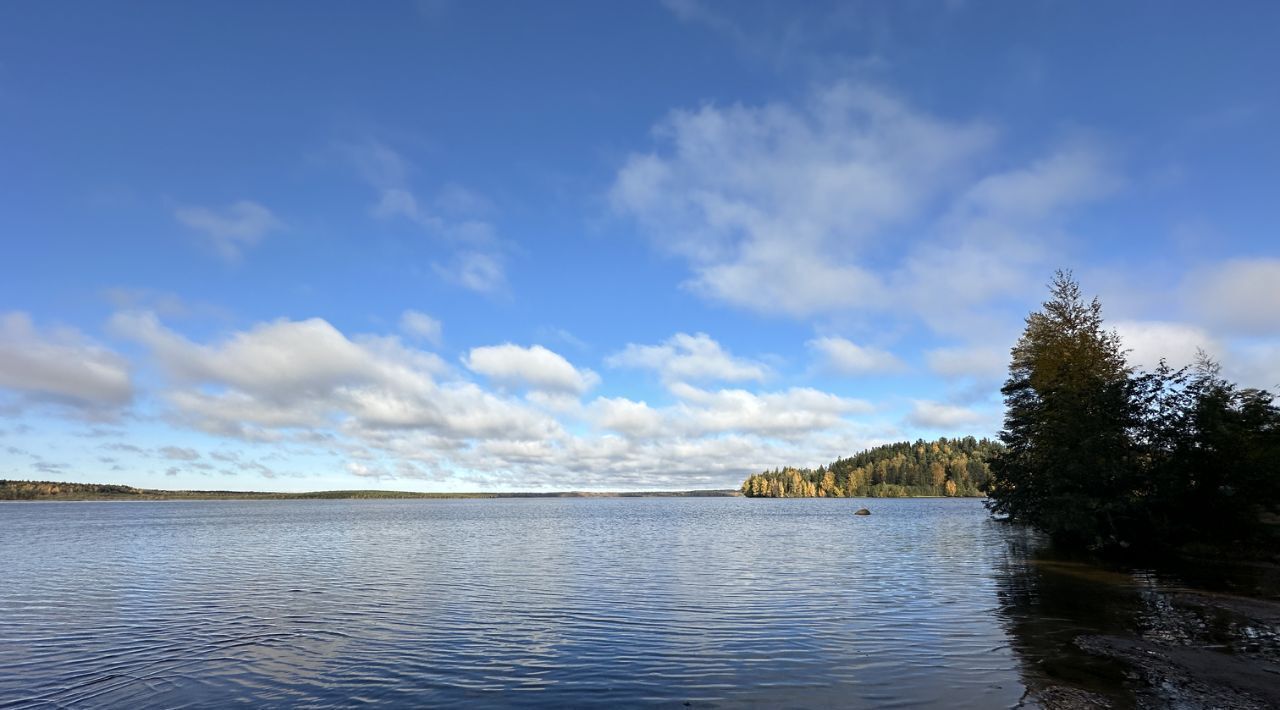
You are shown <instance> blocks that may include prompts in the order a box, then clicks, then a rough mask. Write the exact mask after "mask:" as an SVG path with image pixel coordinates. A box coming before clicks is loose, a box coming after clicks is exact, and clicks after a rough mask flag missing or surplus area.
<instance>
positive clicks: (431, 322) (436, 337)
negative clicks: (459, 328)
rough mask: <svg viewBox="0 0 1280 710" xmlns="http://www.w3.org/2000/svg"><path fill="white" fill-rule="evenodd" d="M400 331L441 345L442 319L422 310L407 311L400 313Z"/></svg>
mask: <svg viewBox="0 0 1280 710" xmlns="http://www.w3.org/2000/svg"><path fill="white" fill-rule="evenodd" d="M400 332H402V333H404V334H405V335H408V336H410V337H412V338H420V339H422V340H425V341H427V342H428V343H431V344H432V345H439V344H440V338H441V336H442V335H443V328H442V327H441V325H440V321H439V320H438V319H436V318H432V317H431V316H429V315H427V314H426V313H422V312H421V311H412V310H409V311H405V312H404V313H402V314H401V315H400Z"/></svg>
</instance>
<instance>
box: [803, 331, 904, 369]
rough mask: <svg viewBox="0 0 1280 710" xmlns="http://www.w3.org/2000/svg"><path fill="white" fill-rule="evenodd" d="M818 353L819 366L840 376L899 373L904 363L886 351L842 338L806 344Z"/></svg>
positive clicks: (818, 340)
mask: <svg viewBox="0 0 1280 710" xmlns="http://www.w3.org/2000/svg"><path fill="white" fill-rule="evenodd" d="M808 346H809V349H810V350H813V351H815V352H816V353H818V355H819V357H820V359H821V366H822V367H824V368H826V369H828V370H831V371H833V372H838V373H840V374H842V375H868V374H877V373H880V374H883V373H890V372H901V371H903V370H905V369H907V366H906V364H905V363H904V362H902V361H901V360H899V359H898V358H897V356H895V355H894V354H893V353H891V352H889V351H887V350H881V349H879V348H873V347H869V346H865V345H858V344H857V343H854V342H851V341H849V340H846V339H844V338H835V337H826V338H815V339H813V340H810V341H809V342H808Z"/></svg>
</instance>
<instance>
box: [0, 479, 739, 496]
mask: <svg viewBox="0 0 1280 710" xmlns="http://www.w3.org/2000/svg"><path fill="white" fill-rule="evenodd" d="M736 495H740V494H739V493H738V491H735V490H702V491H640V492H624V493H597V492H591V491H567V492H557V493H413V492H409V491H315V492H311V493H272V492H256V491H165V490H156V489H151V488H134V487H132V486H119V485H113V484H102V483H62V482H56V481H6V480H0V500H299V499H340V498H431V499H439V498H673V497H721V496H736Z"/></svg>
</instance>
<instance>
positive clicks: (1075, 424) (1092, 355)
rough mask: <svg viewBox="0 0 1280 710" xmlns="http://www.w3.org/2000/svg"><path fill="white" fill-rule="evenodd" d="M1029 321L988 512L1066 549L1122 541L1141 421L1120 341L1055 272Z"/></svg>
mask: <svg viewBox="0 0 1280 710" xmlns="http://www.w3.org/2000/svg"><path fill="white" fill-rule="evenodd" d="M1050 292H1051V298H1050V299H1049V300H1048V301H1046V302H1045V303H1044V305H1043V307H1042V309H1041V310H1040V311H1038V312H1035V313H1032V314H1031V315H1030V316H1028V317H1027V319H1026V329H1025V330H1024V332H1023V334H1022V337H1021V338H1020V339H1019V340H1018V342H1017V344H1016V345H1015V346H1014V348H1013V350H1012V359H1011V362H1010V365H1009V379H1008V380H1007V381H1006V382H1005V384H1004V386H1003V387H1002V388H1001V393H1002V394H1003V395H1004V398H1005V405H1006V413H1005V421H1004V428H1003V430H1002V431H1001V432H1000V440H1001V441H1002V442H1003V443H1004V445H1005V450H1004V451H1003V452H1001V453H1000V454H998V455H997V456H996V457H995V458H994V460H993V461H992V462H991V472H992V476H993V481H992V485H991V490H990V491H989V496H990V501H989V505H990V506H991V508H992V510H993V511H994V512H996V513H997V514H1003V515H1006V516H1008V517H1009V518H1011V519H1013V520H1017V521H1021V522H1025V523H1028V524H1031V525H1033V526H1035V527H1037V528H1039V529H1041V530H1043V531H1045V532H1047V533H1049V534H1050V535H1051V536H1052V537H1053V538H1054V539H1055V540H1057V541H1058V542H1061V543H1066V544H1069V545H1076V546H1079V545H1084V546H1110V545H1114V544H1117V543H1121V544H1122V543H1123V542H1124V538H1125V536H1126V534H1127V533H1128V532H1129V531H1130V530H1132V527H1133V525H1134V522H1135V521H1133V520H1132V515H1131V513H1132V510H1133V506H1134V496H1135V490H1134V480H1133V478H1134V471H1135V469H1134V456H1133V451H1132V445H1131V443H1130V441H1131V440H1130V436H1129V432H1130V430H1131V429H1132V428H1134V426H1135V425H1136V424H1137V422H1138V414H1139V412H1138V409H1137V405H1136V400H1135V397H1134V396H1133V391H1132V387H1131V385H1130V374H1131V373H1130V369H1129V367H1128V365H1127V364H1126V362H1125V357H1124V350H1123V349H1122V347H1121V344H1120V338H1119V336H1118V335H1117V334H1116V333H1115V332H1113V331H1107V330H1105V329H1104V328H1103V323H1102V306H1101V304H1100V303H1099V302H1098V300H1097V299H1093V300H1092V301H1087V302H1086V301H1085V300H1084V299H1083V298H1082V296H1081V294H1080V285H1079V284H1078V283H1077V282H1076V281H1075V280H1074V279H1073V278H1072V276H1071V273H1070V272H1064V271H1059V272H1057V274H1056V275H1055V276H1054V279H1053V282H1052V284H1051V285H1050Z"/></svg>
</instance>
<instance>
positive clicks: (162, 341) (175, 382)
mask: <svg viewBox="0 0 1280 710" xmlns="http://www.w3.org/2000/svg"><path fill="white" fill-rule="evenodd" d="M111 327H112V329H113V331H114V332H115V333H116V334H118V335H119V336H120V337H124V338H128V339H131V340H133V341H135V342H137V343H139V344H141V345H142V346H143V347H144V348H145V349H146V351H147V352H148V353H149V354H150V356H151V360H152V361H153V362H154V363H155V364H156V366H157V367H158V369H159V373H160V374H161V375H162V377H161V378H160V379H161V381H160V383H159V386H160V387H161V389H160V390H159V392H160V397H161V399H160V400H159V403H160V404H163V405H165V406H166V407H167V409H166V410H165V416H167V417H168V421H169V422H170V423H171V424H173V425H175V426H177V427H191V428H195V429H197V430H200V431H203V432H206V433H211V434H214V435H217V436H223V437H236V438H239V439H242V440H245V441H246V442H248V443H247V444H246V446H247V447H253V446H255V443H254V442H270V443H271V444H272V445H273V446H275V447H281V448H277V450H285V449H287V450H290V451H293V452H299V451H300V452H308V451H310V452H315V453H316V454H317V455H321V456H328V457H338V459H339V460H340V461H341V462H342V463H341V464H340V465H341V466H345V467H346V468H344V469H343V470H345V471H346V473H348V474H350V475H353V476H358V477H367V478H375V479H379V480H382V479H386V480H409V479H411V480H423V481H425V480H431V481H441V480H446V479H451V480H453V481H455V482H460V481H468V482H470V485H471V486H474V487H487V486H503V487H509V488H524V489H533V488H540V487H560V488H564V487H574V488H602V487H603V488H613V489H627V488H645V487H660V486H680V487H696V486H717V487H718V486H732V485H736V483H737V482H738V480H740V477H741V476H742V475H744V474H746V473H749V472H751V471H754V470H758V469H760V468H763V467H767V466H777V465H782V464H797V463H798V464H804V465H809V464H813V465H816V464H818V463H822V462H824V461H828V460H830V459H831V458H834V457H836V456H840V455H847V454H848V453H850V452H851V451H856V450H858V449H859V448H862V447H864V446H866V445H869V444H872V443H883V442H884V441H886V440H892V439H893V438H895V436H896V435H897V434H898V433H897V432H896V431H893V430H891V429H885V428H883V427H880V428H877V426H875V425H872V424H867V423H863V422H861V421H860V420H859V418H860V417H862V416H863V415H865V414H868V413H870V412H872V411H873V407H872V406H871V405H870V404H869V403H868V402H865V401H862V400H858V399H851V398H847V397H841V396H837V395H834V394H831V393H827V392H822V391H819V390H815V389H811V388H805V387H793V388H787V389H781V390H776V391H751V390H747V389H741V388H727V389H718V388H715V387H699V386H694V385H691V384H687V383H685V382H683V381H669V382H668V394H669V395H670V397H671V400H670V401H669V402H665V403H661V404H659V405H656V406H655V405H651V404H649V403H646V402H643V401H635V400H630V399H626V398H623V397H599V398H596V399H594V400H592V401H589V402H583V401H581V397H582V395H583V394H584V393H585V392H587V391H589V390H590V389H591V387H593V386H595V385H596V384H597V383H598V381H599V378H598V376H596V375H595V373H593V372H591V371H590V370H586V369H582V368H578V367H575V366H574V365H573V364H572V363H570V362H569V361H568V360H566V359H565V358H563V357H561V356H560V355H558V354H556V353H554V352H552V351H550V350H548V349H546V348H544V347H541V346H531V347H522V346H517V345H512V344H505V345H497V346H489V347H483V348H475V349H473V350H471V351H469V352H468V353H467V355H466V356H465V357H464V358H463V365H464V366H465V370H460V369H458V368H451V367H449V366H447V365H446V364H445V363H443V362H441V361H440V360H439V358H437V357H436V356H434V355H432V354H430V353H426V352H423V351H420V350H415V349H413V348H411V347H408V346H406V345H405V344H404V343H402V342H400V341H399V340H398V339H397V338H394V337H387V336H374V335H359V336H349V335H347V334H345V333H343V332H341V331H339V330H338V329H337V328H335V327H333V325H331V324H329V323H328V322H326V321H323V320H320V319H310V320H300V321H293V320H286V319H280V320H276V321H271V322H266V323H259V324H256V325H253V326H251V327H248V328H246V329H244V330H240V331H235V332H231V333H228V334H225V335H223V336H221V337H217V338H212V339H210V340H208V341H196V340H192V339H190V338H189V337H187V336H185V335H183V334H181V333H178V332H176V331H174V330H172V329H171V328H169V327H168V326H166V325H165V324H164V323H162V322H161V321H160V320H159V319H158V318H157V317H156V316H155V315H154V314H150V313H144V312H124V313H119V314H117V315H116V316H115V317H114V318H113V319H112V322H111ZM680 342H685V344H687V345H690V347H681V346H680V345H679V343H680ZM708 343H712V344H713V343H714V341H713V340H711V339H710V338H709V337H705V338H700V337H698V336H689V339H688V341H687V342H686V341H681V340H678V339H673V340H672V341H671V343H670V344H671V345H672V348H671V351H670V353H667V354H668V355H669V357H667V358H666V359H663V360H659V361H655V362H656V363H657V365H660V366H665V367H667V368H668V370H670V371H671V372H673V373H679V375H680V376H681V377H686V378H688V379H696V378H701V379H704V380H708V379H715V378H717V377H724V376H726V372H727V373H729V374H731V375H732V376H733V377H739V378H741V379H744V380H749V379H754V378H758V377H763V376H764V374H765V370H764V369H763V367H762V366H761V365H759V363H754V362H753V361H748V360H744V359H742V358H735V357H734V356H732V355H730V354H728V353H725V352H724V351H723V350H722V349H718V347H715V348H713V347H709V346H708ZM694 353H700V354H701V355H702V356H708V355H709V354H711V355H714V354H716V353H718V356H717V357H713V358H710V360H711V361H713V362H717V361H718V364H717V365H716V366H715V367H707V366H706V365H704V364H697V361H696V360H687V359H682V358H690V357H691V356H692V355H693V354H694ZM726 363H728V365H726ZM726 367H727V368H728V369H727V370H726ZM471 373H474V374H475V375H478V376H480V377H483V378H484V379H485V380H487V381H488V382H489V383H492V384H495V385H498V389H496V390H495V389H491V388H490V386H486V385H485V384H482V383H480V382H475V381H471V380H469V379H467V377H468V375H469V374H471ZM508 387H510V388H520V389H523V390H524V391H523V392H522V393H507V392H504V389H505V388H508ZM135 448H136V447H135ZM138 451H142V450H141V449H138ZM142 453H143V454H146V453H148V452H142ZM149 453H150V454H151V455H154V456H157V457H159V458H164V459H169V460H171V461H175V462H188V463H186V464H185V465H187V466H194V463H193V462H198V461H199V460H200V458H199V457H200V454H199V452H197V451H195V450H194V449H184V448H182V447H176V446H172V447H164V448H161V449H157V450H155V451H152V452H149ZM208 458H209V460H210V461H211V462H216V463H210V465H211V466H212V465H217V466H221V467H222V468H220V469H218V470H220V471H222V472H224V473H228V474H234V473H236V472H241V473H248V474H253V475H260V476H267V477H274V476H278V475H287V474H285V473H281V472H280V471H278V470H277V469H276V468H273V467H269V466H267V465H266V464H265V463H263V462H262V461H255V460H251V459H249V458H246V457H244V456H242V455H240V454H238V453H228V452H227V451H226V450H225V449H222V448H221V447H219V449H215V450H214V451H211V452H210V453H209V454H208Z"/></svg>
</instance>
